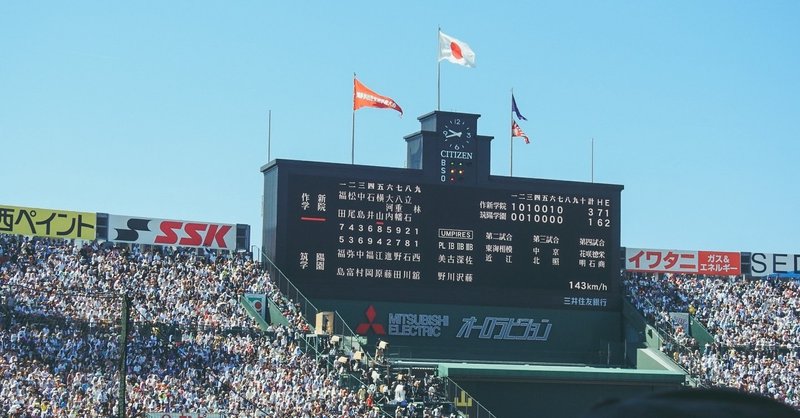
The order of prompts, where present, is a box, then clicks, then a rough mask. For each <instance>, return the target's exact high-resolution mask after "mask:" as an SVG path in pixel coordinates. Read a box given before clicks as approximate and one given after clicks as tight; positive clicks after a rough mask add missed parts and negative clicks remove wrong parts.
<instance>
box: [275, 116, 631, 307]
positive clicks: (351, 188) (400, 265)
mask: <svg viewBox="0 0 800 418" xmlns="http://www.w3.org/2000/svg"><path fill="white" fill-rule="evenodd" d="M477 118H478V115H471V114H458V113H450V112H438V111H437V112H432V113H430V114H428V115H425V116H423V117H421V118H420V121H421V122H422V130H421V131H420V132H418V133H416V134H413V135H409V136H407V137H406V138H405V139H406V141H407V143H408V163H407V166H408V167H407V168H405V169H398V168H385V167H370V166H356V165H343V164H328V163H316V162H303V161H289V160H276V161H274V162H272V163H271V164H269V165H267V166H265V167H264V168H263V171H264V174H265V200H264V205H265V207H264V209H265V217H264V219H265V222H264V246H265V249H266V252H267V254H268V255H269V256H270V257H271V258H272V259H273V260H274V261H275V262H276V264H277V265H278V266H279V267H280V268H281V269H282V271H283V272H284V273H285V274H286V275H287V277H289V279H290V280H292V282H293V283H294V284H295V285H296V286H298V288H300V290H301V291H302V292H303V293H305V294H306V295H307V296H309V297H312V298H326V299H357V300H373V301H397V302H410V303H439V304H441V303H444V304H462V305H489V306H519V307H537V308H567V309H579V310H602V311H606V310H618V309H620V290H619V283H618V282H619V272H620V261H619V260H620V253H619V251H620V192H621V190H622V187H621V186H617V185H607V184H594V183H581V182H564V181H553V180H541V179H526V178H512V177H502V176H492V175H489V149H490V148H489V144H490V141H491V137H485V136H479V135H477V134H476V121H477ZM467 137H468V138H467ZM466 139H468V141H467V140H466Z"/></svg>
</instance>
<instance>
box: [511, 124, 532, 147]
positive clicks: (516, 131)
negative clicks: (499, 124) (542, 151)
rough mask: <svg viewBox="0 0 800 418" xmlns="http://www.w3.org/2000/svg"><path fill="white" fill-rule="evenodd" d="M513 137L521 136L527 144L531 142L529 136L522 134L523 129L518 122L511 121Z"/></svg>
mask: <svg viewBox="0 0 800 418" xmlns="http://www.w3.org/2000/svg"><path fill="white" fill-rule="evenodd" d="M511 136H512V137H514V136H519V137H522V138H524V139H525V143H526V144H530V143H531V140H530V139H528V135H525V132H522V128H520V127H519V125H517V121H514V120H512V121H511Z"/></svg>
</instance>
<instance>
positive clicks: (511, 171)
mask: <svg viewBox="0 0 800 418" xmlns="http://www.w3.org/2000/svg"><path fill="white" fill-rule="evenodd" d="M511 102H512V103H513V102H514V88H513V87H512V88H511ZM513 126H514V109H511V125H509V127H508V129H510V130H511V141H509V144H510V148H511V152H510V155H511V161H510V164H509V165H508V175H509V176H510V177H514V129H513Z"/></svg>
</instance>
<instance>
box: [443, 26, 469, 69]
mask: <svg viewBox="0 0 800 418" xmlns="http://www.w3.org/2000/svg"><path fill="white" fill-rule="evenodd" d="M442 60H448V61H450V62H452V63H453V64H459V65H463V66H465V67H470V68H473V67H475V52H474V51H473V50H472V48H470V47H469V45H467V43H466V42H463V41H459V40H458V39H456V38H453V37H452V36H449V35H445V33H444V32H442V31H439V61H442Z"/></svg>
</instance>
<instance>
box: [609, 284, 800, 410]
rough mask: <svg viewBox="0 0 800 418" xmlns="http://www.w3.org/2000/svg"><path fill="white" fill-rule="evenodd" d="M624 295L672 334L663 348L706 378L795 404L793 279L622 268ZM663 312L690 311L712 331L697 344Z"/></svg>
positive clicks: (798, 301)
mask: <svg viewBox="0 0 800 418" xmlns="http://www.w3.org/2000/svg"><path fill="white" fill-rule="evenodd" d="M625 285H626V288H627V290H628V293H629V296H630V299H631V301H632V302H633V303H634V305H635V306H636V307H637V309H639V311H640V312H641V313H642V314H643V315H644V316H645V317H646V318H647V319H648V320H650V321H652V323H654V324H655V325H656V326H657V327H658V328H660V329H662V330H667V332H669V333H670V334H671V336H670V337H671V338H670V339H672V340H673V341H670V342H668V343H667V344H665V346H664V347H663V349H664V350H665V351H666V352H668V353H669V354H671V355H673V357H674V359H675V360H676V361H677V362H678V363H680V364H681V365H682V366H683V367H684V368H686V370H687V371H689V372H690V373H691V374H692V375H693V376H695V377H697V378H699V380H700V382H701V383H702V384H704V385H707V386H724V387H733V388H738V389H741V390H746V391H748V392H752V393H758V394H762V395H765V396H769V397H772V398H775V399H778V400H780V401H783V402H785V403H788V404H790V405H792V406H794V407H796V408H800V396H798V393H797V391H798V389H800V318H799V316H800V293H799V292H800V286H798V283H797V282H795V281H787V280H767V279H745V278H742V277H712V276H698V275H686V274H642V273H627V274H626V276H625ZM670 312H685V313H689V314H691V315H694V316H695V317H696V318H697V319H698V320H699V321H700V322H701V323H702V324H704V326H705V327H706V328H707V329H708V331H709V332H710V334H711V335H712V336H713V338H714V340H713V342H709V343H707V344H705V345H704V346H702V347H701V346H700V345H699V344H698V343H697V341H696V340H695V339H694V338H692V337H691V336H690V335H689V334H690V331H689V330H687V329H684V327H682V326H674V325H673V324H672V322H671V321H670V315H669V313H670Z"/></svg>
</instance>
